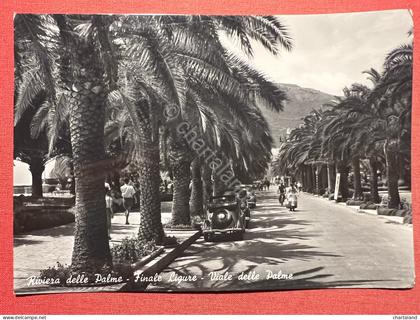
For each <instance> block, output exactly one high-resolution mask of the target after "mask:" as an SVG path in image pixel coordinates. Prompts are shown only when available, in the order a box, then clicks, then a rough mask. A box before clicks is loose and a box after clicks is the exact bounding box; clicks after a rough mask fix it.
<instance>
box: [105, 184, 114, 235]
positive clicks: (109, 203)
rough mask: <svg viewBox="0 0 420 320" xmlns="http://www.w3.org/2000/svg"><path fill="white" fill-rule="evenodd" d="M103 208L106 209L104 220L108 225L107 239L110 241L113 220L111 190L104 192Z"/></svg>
mask: <svg viewBox="0 0 420 320" xmlns="http://www.w3.org/2000/svg"><path fill="white" fill-rule="evenodd" d="M105 192H106V193H105V208H106V220H107V224H108V239H111V219H112V218H114V212H113V210H112V202H113V199H112V196H111V190H110V189H106V190H105Z"/></svg>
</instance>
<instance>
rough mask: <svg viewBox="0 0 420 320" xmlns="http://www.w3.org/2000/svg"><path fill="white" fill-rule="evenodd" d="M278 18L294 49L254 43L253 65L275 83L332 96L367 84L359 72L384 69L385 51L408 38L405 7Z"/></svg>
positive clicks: (407, 19) (408, 23) (408, 25)
mask: <svg viewBox="0 0 420 320" xmlns="http://www.w3.org/2000/svg"><path fill="white" fill-rule="evenodd" d="M278 19H279V20H280V21H281V22H282V23H283V24H285V25H286V26H287V27H288V30H289V33H290V35H291V36H292V39H293V43H294V48H293V50H292V51H290V52H287V51H285V50H282V51H281V52H280V54H279V55H277V56H273V55H272V54H270V53H269V52H267V51H266V50H265V49H264V48H263V47H262V46H259V45H255V44H254V45H255V53H254V59H253V62H254V64H255V66H256V67H257V68H258V69H259V70H260V71H263V72H264V73H265V74H266V75H267V76H268V77H269V78H271V79H272V80H274V81H275V82H279V83H291V84H297V85H299V86H302V87H306V88H313V89H317V90H320V91H323V92H325V93H329V94H333V95H342V89H343V88H344V87H345V86H349V85H351V84H352V83H354V82H358V83H364V84H366V85H370V82H369V81H368V80H366V75H363V74H362V71H364V70H367V69H370V68H371V67H373V68H375V69H377V70H382V64H383V61H384V58H385V56H386V54H387V53H388V52H389V51H390V50H392V49H394V48H396V47H398V46H399V45H401V44H403V43H408V42H410V41H411V38H409V36H408V34H407V32H408V31H409V30H410V29H411V27H412V18H411V16H410V13H409V11H408V10H389V11H374V12H363V13H344V14H324V15H284V16H278ZM228 46H229V47H230V48H232V46H231V45H228ZM233 50H234V51H236V50H235V49H233Z"/></svg>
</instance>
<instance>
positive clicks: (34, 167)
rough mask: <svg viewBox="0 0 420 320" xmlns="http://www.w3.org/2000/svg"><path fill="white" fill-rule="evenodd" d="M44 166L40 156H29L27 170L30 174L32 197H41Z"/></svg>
mask: <svg viewBox="0 0 420 320" xmlns="http://www.w3.org/2000/svg"><path fill="white" fill-rule="evenodd" d="M44 169H45V166H44V161H43V159H42V158H38V157H31V163H30V164H29V171H30V172H31V175H32V198H35V199H38V198H42V196H43V194H42V173H43V172H44Z"/></svg>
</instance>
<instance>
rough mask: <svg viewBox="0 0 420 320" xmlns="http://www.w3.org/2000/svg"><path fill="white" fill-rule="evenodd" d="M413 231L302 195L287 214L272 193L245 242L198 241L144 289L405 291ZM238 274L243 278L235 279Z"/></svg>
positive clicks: (411, 279) (260, 207) (411, 280)
mask: <svg viewBox="0 0 420 320" xmlns="http://www.w3.org/2000/svg"><path fill="white" fill-rule="evenodd" d="M412 231H413V230H412V227H411V226H407V225H401V224H396V223H392V222H390V221H387V220H385V219H383V218H382V217H378V216H372V215H367V214H361V213H357V212H356V211H355V210H354V209H351V208H348V207H345V206H341V205H338V204H335V203H332V202H329V201H328V200H325V199H322V198H318V197H314V196H311V195H307V194H301V195H300V196H299V208H298V209H297V211H296V212H295V213H290V212H289V211H288V210H287V209H286V208H284V207H280V206H279V204H278V202H277V196H276V194H275V192H274V190H270V191H268V192H264V193H263V194H262V195H261V196H260V198H259V203H258V206H257V208H256V209H254V210H253V211H252V223H251V226H250V229H249V230H248V231H247V232H246V235H245V239H244V241H236V242H218V243H210V242H204V240H203V239H200V240H198V241H197V242H196V243H195V244H194V245H192V246H191V247H190V248H189V249H187V250H186V251H185V252H184V254H183V255H182V256H181V257H179V258H178V259H176V260H175V261H174V262H173V263H172V264H171V265H170V266H169V267H168V268H167V269H166V270H164V272H162V273H161V276H162V279H163V280H162V281H160V282H158V283H156V284H155V285H153V286H152V285H150V286H149V287H148V290H150V291H161V290H165V291H166V290H183V291H191V290H194V291H197V290H217V291H219V290H226V291H233V290H239V289H240V290H264V289H265V290H267V289H273V290H274V289H296V288H326V287H365V288H409V287H412V286H413V283H414V271H413V270H414V262H413V260H414V258H413V232H412ZM212 272H213V273H212ZM226 272H228V274H230V275H231V276H232V279H228V278H227V275H226V274H225V273H226ZM241 273H242V274H243V275H248V278H242V279H238V277H239V275H241ZM194 275H195V276H197V280H195V281H194V280H193V279H192V278H191V277H192V276H194ZM212 275H213V276H214V278H213V279H212V278H211V276H212ZM252 275H254V276H253V277H252ZM257 275H259V276H257ZM276 275H277V278H279V279H276V278H275V277H276ZM270 276H271V278H270ZM188 277H190V278H189V279H188ZM257 277H259V278H257ZM216 278H217V279H216ZM180 279H182V280H183V281H182V282H180V283H177V281H178V280H180ZM188 280H189V281H188Z"/></svg>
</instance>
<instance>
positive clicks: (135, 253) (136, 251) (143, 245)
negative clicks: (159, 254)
mask: <svg viewBox="0 0 420 320" xmlns="http://www.w3.org/2000/svg"><path fill="white" fill-rule="evenodd" d="M155 249H156V244H155V242H154V241H149V242H142V241H139V240H138V239H137V238H136V237H131V238H129V237H126V238H124V239H123V240H122V241H121V243H119V244H116V245H114V246H113V247H112V248H111V254H112V258H113V260H114V261H115V262H119V263H127V262H128V263H134V262H136V261H138V260H140V259H141V258H142V257H145V256H147V255H149V254H150V253H152V252H153V251H154V250H155Z"/></svg>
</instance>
